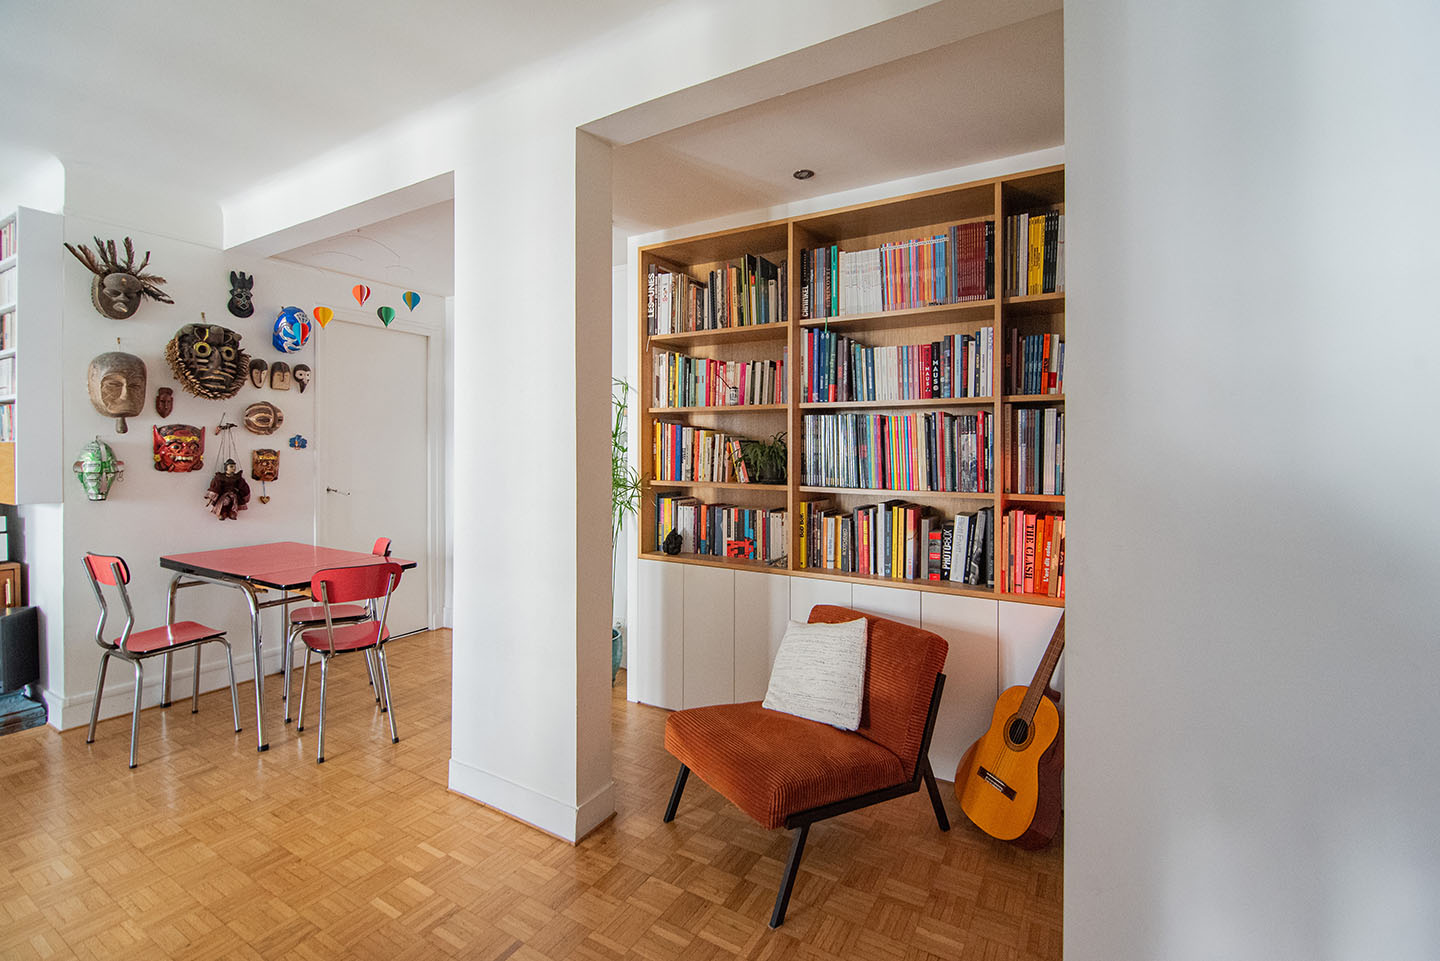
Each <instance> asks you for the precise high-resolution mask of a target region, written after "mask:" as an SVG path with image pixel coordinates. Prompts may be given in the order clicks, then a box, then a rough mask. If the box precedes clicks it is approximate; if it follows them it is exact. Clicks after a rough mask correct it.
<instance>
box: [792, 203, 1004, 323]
mask: <svg viewBox="0 0 1440 961" xmlns="http://www.w3.org/2000/svg"><path fill="white" fill-rule="evenodd" d="M994 267H995V222H994V221H992V220H985V221H978V220H977V221H971V222H970V223H964V224H955V225H953V226H951V227H950V228H949V230H947V231H946V232H945V233H941V234H936V235H934V236H932V237H917V238H915V239H913V240H902V241H898V242H895V243H886V244H881V245H880V246H879V247H871V248H868V249H865V250H841V249H840V247H839V245H838V244H830V245H828V246H825V247H814V248H809V249H806V250H802V251H801V252H800V268H799V269H800V317H801V318H802V319H807V318H818V317H843V316H846V315H849V314H871V313H880V312H882V311H887V310H905V309H908V308H912V307H929V306H934V305H938V304H958V303H965V302H968V301H976V300H989V299H991V298H993V297H994V296H995V288H994V281H993V279H992V278H993V277H994V274H995V270H994Z"/></svg>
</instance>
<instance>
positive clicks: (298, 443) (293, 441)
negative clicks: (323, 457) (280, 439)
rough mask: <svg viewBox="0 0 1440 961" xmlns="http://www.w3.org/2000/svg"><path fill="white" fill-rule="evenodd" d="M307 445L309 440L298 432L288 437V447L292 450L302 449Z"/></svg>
mask: <svg viewBox="0 0 1440 961" xmlns="http://www.w3.org/2000/svg"><path fill="white" fill-rule="evenodd" d="M309 445H310V442H309V441H308V440H306V439H305V438H303V437H301V436H300V435H299V434H296V435H295V436H293V437H291V438H290V448H291V449H292V450H304V449H305V448H306V447H308V446H309Z"/></svg>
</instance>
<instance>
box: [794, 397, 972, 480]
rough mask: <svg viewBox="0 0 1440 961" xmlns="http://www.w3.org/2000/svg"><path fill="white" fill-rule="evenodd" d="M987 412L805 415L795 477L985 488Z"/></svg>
mask: <svg viewBox="0 0 1440 961" xmlns="http://www.w3.org/2000/svg"><path fill="white" fill-rule="evenodd" d="M992 420H993V418H992V417H991V416H990V415H989V413H988V412H986V411H979V412H978V413H975V414H952V413H950V412H948V411H928V412H927V411H915V412H912V413H908V414H871V413H839V414H806V415H805V421H804V425H803V430H804V433H805V436H804V441H805V446H804V454H803V456H802V463H801V476H802V477H803V478H804V484H805V486H807V487H853V488H860V489H868V490H895V491H958V492H963V493H980V494H983V493H988V492H990V491H993V490H994V489H995V487H994V463H995V455H994V436H993V432H992V430H991V421H992Z"/></svg>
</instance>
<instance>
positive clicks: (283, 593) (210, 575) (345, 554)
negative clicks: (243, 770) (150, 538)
mask: <svg viewBox="0 0 1440 961" xmlns="http://www.w3.org/2000/svg"><path fill="white" fill-rule="evenodd" d="M387 561H390V562H393V563H395V564H399V565H400V566H401V567H402V568H405V569H406V570H409V569H410V568H413V567H415V566H416V562H415V561H406V560H401V559H400V558H397V557H380V556H379V555H376V554H370V553H366V552H364V551H342V550H337V549H336V548H333V547H317V546H316V545H314V544H301V543H298V542H296V541H278V542H276V543H274V544H252V545H250V546H248V547H226V548H222V549H220V550H215V551H196V552H194V553H192V554H169V555H166V556H164V557H161V558H160V566H161V567H163V568H164V569H166V570H169V571H174V572H175V575H174V576H173V577H171V578H170V591H169V595H168V596H167V599H166V605H165V623H167V624H173V623H174V622H175V594H176V592H177V591H179V590H180V589H182V588H186V587H198V586H200V585H203V584H217V585H219V586H221V587H229V588H233V589H235V590H238V591H240V592H241V593H243V594H244V595H245V600H246V602H247V603H248V605H249V607H250V642H251V644H252V646H253V647H254V652H255V747H256V750H259V751H265V750H269V748H270V743H269V742H268V741H266V740H265V717H264V713H263V711H262V705H263V703H264V699H265V675H264V672H263V670H262V668H261V666H260V652H261V637H260V611H261V610H263V609H264V608H267V607H278V606H284V607H285V608H287V610H288V608H289V605H290V604H291V603H292V602H293V601H295V600H296V599H297V595H295V594H292V593H291V592H292V591H298V590H302V589H306V588H308V587H309V586H310V579H311V578H312V577H314V576H315V573H316V572H317V571H323V570H325V569H326V568H330V567H358V566H359V565H361V564H383V563H385V562H387ZM262 590H276V591H279V592H280V596H279V597H278V598H274V599H271V600H265V601H261V600H260V598H259V594H260V592H261V591H262ZM285 620H286V621H288V620H289V618H288V616H287V617H286V618H285ZM283 630H284V628H283V627H282V631H283ZM169 700H170V657H169V655H166V656H165V682H164V690H163V692H162V694H161V701H162V702H169Z"/></svg>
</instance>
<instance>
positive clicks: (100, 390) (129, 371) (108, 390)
mask: <svg viewBox="0 0 1440 961" xmlns="http://www.w3.org/2000/svg"><path fill="white" fill-rule="evenodd" d="M86 380H87V382H88V384H89V387H90V403H91V404H93V405H95V409H96V410H97V411H99V412H100V413H102V414H104V415H105V416H106V417H113V418H115V432H116V433H117V434H123V433H125V432H126V431H127V430H129V428H128V427H127V426H126V424H125V418H127V417H136V416H139V414H140V412H141V411H142V410H144V409H145V361H143V360H141V359H140V358H139V357H136V356H135V355H134V354H127V353H124V352H123V351H118V350H112V351H108V352H106V353H103V354H100V355H98V356H97V357H96V358H95V359H94V360H92V361H90V370H89V372H88V375H87V377H86Z"/></svg>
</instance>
